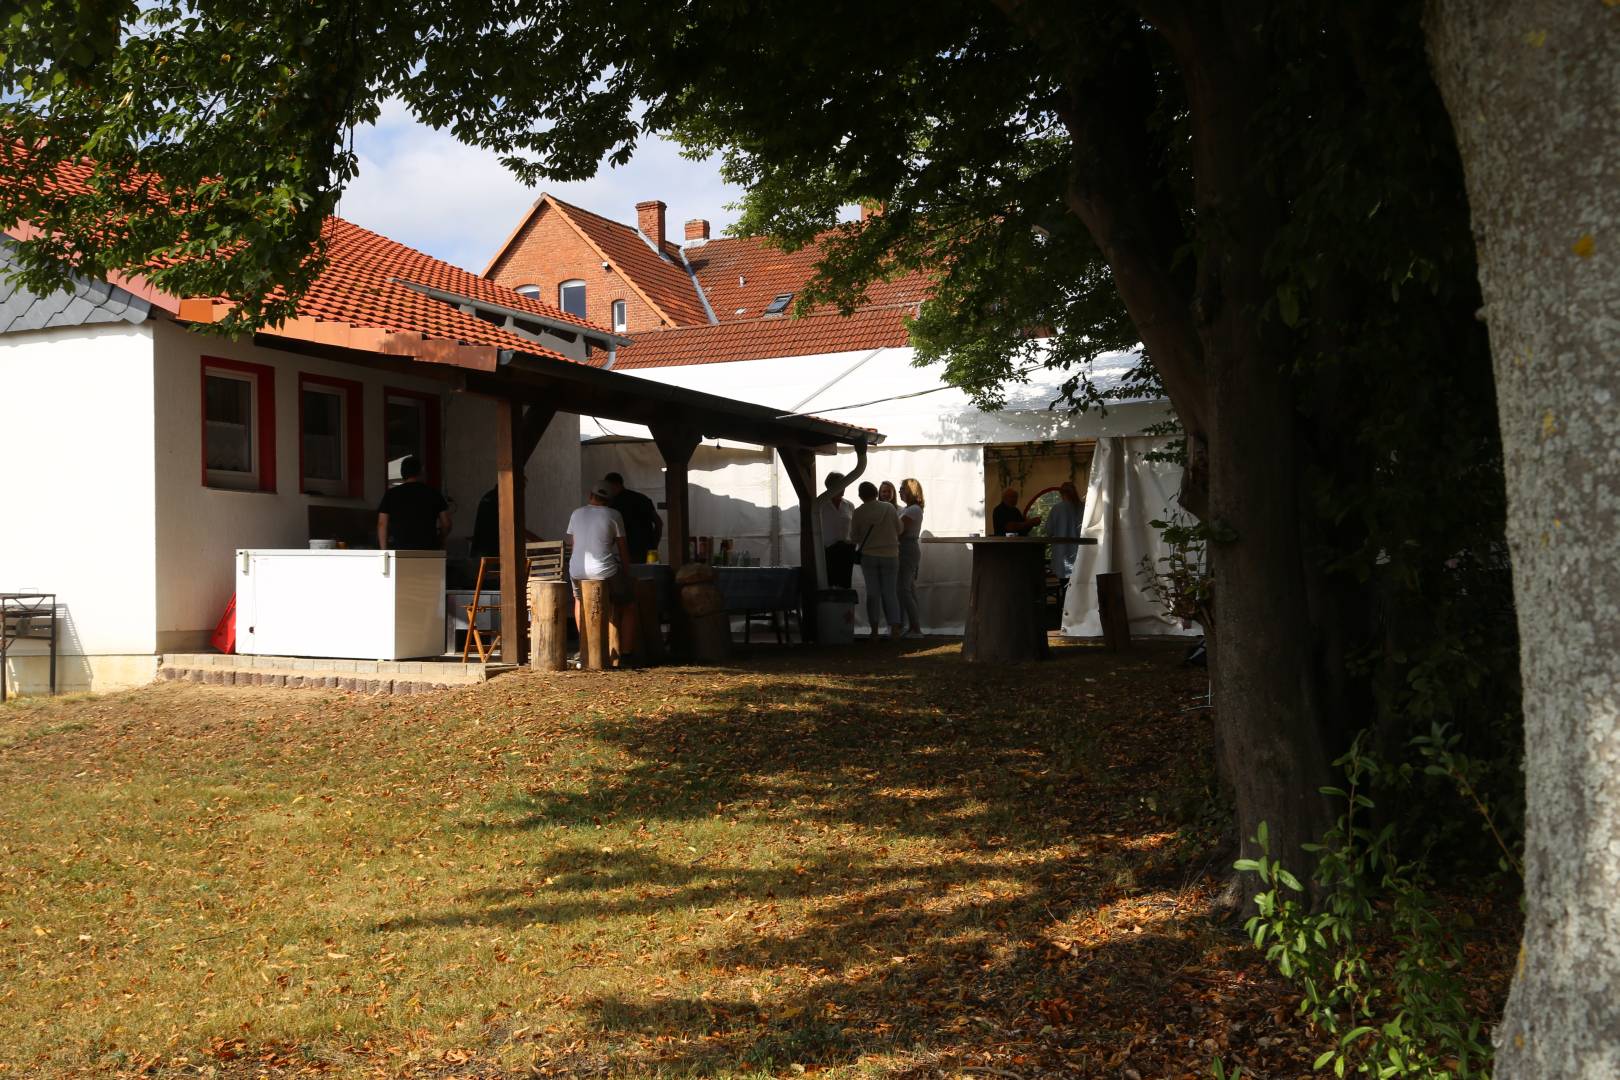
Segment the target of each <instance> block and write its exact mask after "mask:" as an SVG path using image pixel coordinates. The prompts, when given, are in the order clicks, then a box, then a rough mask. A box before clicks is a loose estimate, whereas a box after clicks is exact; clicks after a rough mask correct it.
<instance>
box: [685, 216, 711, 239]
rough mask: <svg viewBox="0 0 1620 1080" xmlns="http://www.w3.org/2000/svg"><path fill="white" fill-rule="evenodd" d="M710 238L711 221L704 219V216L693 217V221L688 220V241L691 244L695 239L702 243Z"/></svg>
mask: <svg viewBox="0 0 1620 1080" xmlns="http://www.w3.org/2000/svg"><path fill="white" fill-rule="evenodd" d="M708 238H709V223H708V222H707V221H704V220H703V219H702V218H693V219H692V220H691V221H688V222H687V223H686V242H687V243H689V244H690V243H692V242H693V241H694V240H695V241H697V242H698V243H702V242H703V241H705V240H707V239H708Z"/></svg>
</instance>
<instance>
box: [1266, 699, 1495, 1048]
mask: <svg viewBox="0 0 1620 1080" xmlns="http://www.w3.org/2000/svg"><path fill="white" fill-rule="evenodd" d="M1415 742H1416V743H1417V744H1418V749H1419V750H1420V752H1423V753H1424V754H1425V756H1426V757H1427V758H1428V760H1429V762H1430V767H1429V769H1426V770H1425V771H1426V772H1429V774H1430V775H1448V776H1452V778H1453V779H1454V780H1456V779H1457V777H1458V776H1459V775H1461V776H1463V777H1464V780H1465V781H1466V776H1467V772H1466V761H1465V760H1462V759H1459V757H1458V755H1457V754H1456V752H1455V741H1454V740H1451V739H1450V738H1449V736H1448V733H1447V732H1446V730H1445V729H1444V727H1443V726H1442V727H1439V728H1437V729H1436V730H1435V731H1433V732H1431V734H1430V735H1429V736H1426V737H1423V738H1421V739H1419V740H1415ZM1364 743H1365V735H1363V736H1360V737H1358V738H1357V739H1356V740H1355V742H1354V743H1352V744H1351V747H1350V750H1349V752H1347V753H1346V754H1345V755H1344V756H1343V757H1341V758H1340V759H1339V760H1338V761H1336V762H1335V765H1337V766H1339V767H1341V768H1343V770H1344V773H1345V777H1346V786H1345V787H1343V788H1338V787H1328V788H1323V789H1322V790H1323V793H1324V794H1326V795H1328V796H1330V797H1332V798H1334V799H1338V800H1341V801H1342V802H1343V804H1344V812H1343V813H1342V814H1341V815H1340V816H1339V818H1338V821H1337V823H1336V824H1335V826H1334V827H1333V828H1332V829H1331V830H1330V831H1329V832H1328V834H1327V836H1326V837H1324V838H1323V842H1322V843H1320V844H1312V845H1307V848H1308V850H1310V851H1313V852H1315V853H1317V854H1318V858H1319V862H1318V864H1317V873H1316V878H1315V880H1316V883H1317V885H1318V887H1319V892H1320V897H1321V899H1320V903H1319V905H1318V906H1317V907H1315V908H1313V907H1312V906H1311V905H1310V902H1309V899H1308V898H1307V897H1306V895H1305V890H1304V887H1303V886H1302V885H1301V883H1300V881H1299V879H1298V878H1296V877H1295V876H1294V875H1293V874H1292V873H1290V872H1289V871H1288V870H1287V869H1286V868H1284V867H1283V866H1282V865H1281V863H1280V862H1278V861H1276V860H1275V859H1273V858H1271V854H1270V850H1269V847H1268V844H1267V835H1266V828H1265V825H1264V824H1263V823H1262V824H1261V826H1260V827H1259V829H1258V830H1256V835H1255V842H1256V845H1257V846H1258V847H1259V849H1260V851H1261V856H1260V858H1258V859H1240V860H1239V861H1238V862H1237V863H1236V864H1235V865H1236V868H1237V869H1238V870H1248V871H1253V872H1254V873H1255V874H1256V875H1258V876H1259V878H1260V880H1261V881H1262V882H1263V883H1264V886H1265V891H1263V892H1261V893H1260V895H1259V896H1257V897H1256V900H1255V902H1256V906H1257V909H1258V911H1257V914H1255V915H1254V916H1253V917H1252V918H1250V919H1249V921H1248V923H1247V930H1248V932H1249V936H1250V937H1251V938H1252V939H1253V941H1254V943H1255V945H1256V946H1257V947H1261V948H1264V949H1265V952H1266V958H1267V959H1268V960H1269V961H1271V962H1272V963H1273V964H1275V965H1276V966H1277V969H1278V970H1279V971H1280V972H1282V974H1283V975H1284V976H1286V977H1287V978H1289V979H1291V980H1292V981H1293V982H1294V983H1296V984H1297V985H1298V986H1299V987H1300V989H1301V990H1302V991H1303V997H1302V999H1301V1001H1300V1013H1301V1014H1302V1015H1304V1016H1306V1017H1307V1018H1308V1019H1309V1020H1310V1021H1311V1023H1312V1024H1313V1025H1314V1026H1315V1027H1316V1029H1317V1030H1318V1031H1320V1032H1321V1033H1322V1034H1324V1035H1326V1036H1327V1037H1328V1038H1329V1039H1331V1040H1332V1042H1331V1045H1330V1046H1329V1047H1328V1049H1326V1050H1324V1051H1323V1052H1322V1054H1321V1055H1320V1056H1319V1057H1318V1058H1317V1059H1316V1062H1315V1068H1317V1069H1328V1068H1331V1069H1332V1071H1333V1073H1334V1074H1335V1075H1337V1076H1344V1075H1345V1074H1346V1073H1354V1074H1357V1075H1362V1076H1372V1077H1378V1078H1381V1080H1382V1078H1388V1077H1417V1078H1423V1080H1427V1078H1431V1077H1432V1078H1435V1080H1438V1078H1440V1077H1475V1078H1488V1077H1489V1075H1490V1073H1489V1068H1490V1062H1491V1047H1490V1043H1489V1039H1488V1038H1487V1036H1486V1034H1485V1032H1484V1030H1483V1024H1482V1022H1481V1020H1480V1018H1479V1017H1478V1016H1476V1015H1474V1014H1473V1010H1472V1008H1471V1007H1470V1003H1469V998H1468V993H1467V987H1466V984H1465V981H1464V979H1463V972H1464V965H1465V962H1466V961H1465V957H1464V953H1463V948H1462V943H1461V941H1460V939H1459V937H1458V936H1457V935H1456V934H1453V933H1450V932H1448V929H1447V927H1446V926H1445V925H1443V924H1442V923H1441V921H1440V920H1439V919H1438V918H1437V917H1436V915H1435V907H1436V902H1435V899H1434V897H1433V895H1432V889H1431V886H1432V882H1431V881H1430V880H1429V878H1428V876H1427V873H1426V871H1425V869H1424V864H1423V860H1422V859H1421V858H1419V859H1407V858H1403V857H1402V856H1401V854H1400V852H1399V850H1398V848H1397V845H1396V841H1395V835H1396V828H1395V825H1394V824H1393V823H1391V824H1385V825H1382V826H1377V825H1375V824H1374V823H1373V822H1372V820H1371V818H1372V814H1371V811H1372V810H1373V801H1372V799H1370V798H1369V797H1368V796H1367V794H1366V791H1367V790H1369V789H1371V788H1373V787H1375V786H1378V785H1379V784H1380V783H1384V782H1389V783H1399V782H1401V781H1402V780H1403V779H1404V778H1405V774H1406V773H1408V772H1409V771H1410V769H1411V767H1410V766H1403V767H1399V768H1396V769H1391V768H1390V767H1389V766H1387V765H1385V764H1383V763H1382V762H1380V761H1379V760H1378V759H1377V758H1375V757H1374V756H1373V755H1372V754H1370V753H1369V752H1368V751H1367V750H1366V748H1365V745H1364ZM1431 770H1433V771H1431ZM1488 820H1489V815H1488V814H1487V821H1488ZM1493 831H1494V827H1493ZM1504 851H1506V848H1504ZM1509 855H1510V857H1511V854H1510V853H1509Z"/></svg>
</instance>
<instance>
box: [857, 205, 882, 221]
mask: <svg viewBox="0 0 1620 1080" xmlns="http://www.w3.org/2000/svg"><path fill="white" fill-rule="evenodd" d="M883 210H884V205H883V204H882V203H880V202H863V203H861V220H862V221H866V220H867V219H869V218H875V217H882V216H883Z"/></svg>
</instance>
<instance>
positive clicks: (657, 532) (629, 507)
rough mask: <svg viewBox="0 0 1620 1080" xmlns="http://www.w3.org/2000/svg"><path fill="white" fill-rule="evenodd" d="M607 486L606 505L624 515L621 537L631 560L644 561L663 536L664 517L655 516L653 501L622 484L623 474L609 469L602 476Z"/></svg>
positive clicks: (656, 510) (656, 511)
mask: <svg viewBox="0 0 1620 1080" xmlns="http://www.w3.org/2000/svg"><path fill="white" fill-rule="evenodd" d="M602 480H603V482H604V483H605V484H606V485H607V489H608V503H607V504H608V506H610V507H611V508H613V509H614V510H617V511H618V512H619V516H620V517H622V518H624V539H625V544H626V546H628V547H629V549H630V561H631V562H632V563H644V562H646V561H647V552H649V551H653V550H655V549H656V548H657V547H658V541H660V540H662V539H663V538H664V519H663V518H661V517H659V516H658V508H657V507H655V506H654V505H653V501H652V500H651V499H649V498H647V496H645V495H643V494H642V493H641V492H639V491H631V490H630V489H629V488H627V487H625V486H624V477H622V476H620V475H619V474H618V473H616V472H610V473H608V474H607V475H606V476H604V477H603V478H602Z"/></svg>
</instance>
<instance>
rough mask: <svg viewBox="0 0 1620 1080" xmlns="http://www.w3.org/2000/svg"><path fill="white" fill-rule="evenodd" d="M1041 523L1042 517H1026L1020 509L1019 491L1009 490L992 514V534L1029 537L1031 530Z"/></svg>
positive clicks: (1036, 515) (1035, 515) (1004, 493)
mask: <svg viewBox="0 0 1620 1080" xmlns="http://www.w3.org/2000/svg"><path fill="white" fill-rule="evenodd" d="M1040 523H1041V519H1040V515H1038V514H1034V515H1031V516H1029V517H1027V518H1026V517H1025V516H1024V514H1023V512H1022V511H1021V510H1019V509H1018V491H1017V490H1016V489H1015V488H1008V489H1007V490H1006V491H1003V492H1002V493H1001V502H999V503H997V504H996V508H995V510H994V511H992V512H991V514H990V528H991V534H992V535H994V536H1006V535H1007V534H1008V533H1012V534H1013V535H1015V536H1028V535H1029V530H1031V529H1033V528H1034V527H1035V526H1037V525H1039V524H1040Z"/></svg>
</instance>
